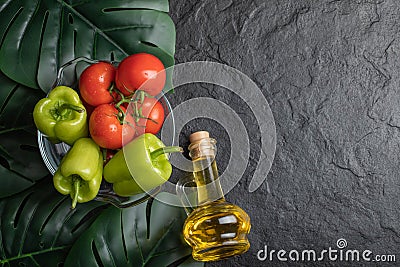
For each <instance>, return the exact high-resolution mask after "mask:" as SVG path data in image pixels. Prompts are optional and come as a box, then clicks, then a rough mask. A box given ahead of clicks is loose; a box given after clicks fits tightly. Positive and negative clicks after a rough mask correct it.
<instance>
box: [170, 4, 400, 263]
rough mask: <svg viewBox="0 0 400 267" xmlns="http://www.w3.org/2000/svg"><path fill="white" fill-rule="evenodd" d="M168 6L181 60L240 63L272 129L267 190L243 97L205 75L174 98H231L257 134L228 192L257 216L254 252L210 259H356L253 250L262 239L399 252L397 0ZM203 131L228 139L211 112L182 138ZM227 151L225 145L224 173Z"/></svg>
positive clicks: (277, 245)
mask: <svg viewBox="0 0 400 267" xmlns="http://www.w3.org/2000/svg"><path fill="white" fill-rule="evenodd" d="M170 7H171V12H170V14H171V16H172V18H173V20H174V22H175V24H176V29H177V45H176V49H177V51H176V61H177V63H181V62H188V61H193V60H208V61H216V62H220V63H225V64H227V65H229V66H232V67H234V68H237V69H238V70H240V71H242V72H244V73H245V74H247V75H248V76H249V77H250V78H252V79H253V80H254V81H255V82H256V83H257V85H258V86H260V88H261V89H262V91H263V93H264V95H265V97H266V98H267V99H268V102H269V104H270V106H271V109H272V112H273V114H274V117H275V123H276V127H277V150H276V156H275V160H274V163H273V166H272V169H271V172H270V173H269V174H268V178H267V181H268V186H269V189H270V192H269V193H268V190H267V182H265V183H264V184H263V185H262V186H261V187H260V188H259V189H258V190H257V191H255V192H254V193H249V192H248V190H247V189H248V185H249V181H248V179H247V178H246V177H249V176H250V175H251V174H252V173H253V172H254V169H255V166H256V162H255V160H256V159H257V158H258V155H259V153H260V149H259V136H260V133H259V132H258V128H257V125H256V123H255V121H254V116H253V115H252V113H251V112H250V111H249V110H248V109H247V107H246V105H245V104H244V103H242V102H241V101H240V99H236V98H235V95H234V94H231V93H230V92H229V91H227V90H224V89H222V88H215V87H213V86H209V85H204V84H196V85H192V86H187V88H185V90H179V91H177V93H176V94H175V95H173V96H172V97H171V102H172V103H173V104H174V105H176V104H177V103H179V102H180V101H184V100H186V99H189V98H191V97H196V96H211V97H214V98H217V99H219V100H222V101H224V102H227V103H228V104H229V105H230V106H231V107H232V108H233V109H235V111H237V112H238V114H239V115H240V117H241V118H242V119H244V120H245V125H246V127H247V129H248V132H249V136H250V137H251V140H252V141H251V146H250V147H251V163H250V164H249V166H248V168H247V170H246V173H245V177H244V178H243V179H242V180H241V182H240V183H239V184H238V185H237V186H236V187H235V189H234V190H233V191H231V192H230V193H229V194H228V195H227V199H228V200H229V201H231V202H233V203H236V204H238V205H240V206H241V207H243V208H244V209H245V210H246V211H247V212H248V213H249V215H250V216H251V219H252V231H251V234H250V242H251V249H250V250H249V252H247V253H246V254H244V255H242V256H239V257H236V258H232V259H229V260H225V261H220V262H216V263H209V264H207V265H206V266H287V265H289V266H357V264H356V263H354V262H347V263H346V262H340V261H337V262H333V261H327V260H325V261H324V262H298V263H296V264H295V263H293V262H290V263H281V262H279V261H278V260H277V258H276V257H275V258H274V261H273V262H269V261H268V260H267V261H264V262H261V261H259V260H258V259H257V256H256V254H257V251H258V250H260V249H262V248H263V247H264V245H268V247H269V249H276V250H279V249H285V250H287V251H290V250H292V249H296V250H300V251H301V250H303V249H314V250H316V251H321V250H323V249H328V248H329V247H332V248H333V249H335V248H337V247H336V241H337V240H338V239H339V238H345V239H346V240H347V242H348V247H347V248H348V249H358V250H360V251H363V250H365V249H369V250H371V251H373V253H374V254H396V253H399V251H400V250H399V249H400V211H399V210H400V202H399V197H400V181H399V179H400V178H399V170H400V167H399V155H400V153H399V152H400V132H399V129H400V105H399V102H400V93H399V92H400V89H399V88H400V87H399V83H400V77H399V67H400V60H399V56H400V38H399V37H400V36H399V31H400V19H399V18H400V1H397V0H391V1H390V0H386V1H384V0H380V1H375V0H351V1H350V0H349V1H344V0H343V1H340V0H329V1H328V0H323V1H306V0H301V1H297V0H291V1H289V0H279V1H278V0H275V1H272V0H254V1H232V0H218V1H214V0H203V1H198V0H184V1H182V0H171V1H170ZM201 128H204V129H207V130H209V131H211V132H212V134H213V135H214V136H215V137H216V139H218V141H219V142H220V144H221V143H224V142H225V143H226V142H229V140H228V137H227V134H226V132H225V131H224V129H223V128H222V127H220V126H219V125H218V124H216V123H210V121H209V120H207V119H198V120H196V121H192V122H191V123H189V124H188V125H187V126H186V127H185V129H184V131H183V132H182V133H181V136H182V138H183V139H184V138H185V137H187V135H188V134H189V133H190V132H191V131H194V130H198V129H201ZM182 142H183V143H182V144H183V145H187V143H184V142H185V140H183V141H182ZM227 147H228V146H227ZM229 152H230V151H229V150H227V151H224V150H220V153H219V156H218V163H219V166H220V168H221V169H222V170H223V169H224V167H225V166H226V161H227V160H228V158H229ZM396 256H397V264H400V254H397V255H396ZM375 264H377V263H374V264H370V265H367V264H366V263H365V262H362V263H359V264H358V265H359V266H376V265H375ZM378 265H381V264H378ZM381 266H396V264H392V265H391V264H388V263H386V264H382V265H381Z"/></svg>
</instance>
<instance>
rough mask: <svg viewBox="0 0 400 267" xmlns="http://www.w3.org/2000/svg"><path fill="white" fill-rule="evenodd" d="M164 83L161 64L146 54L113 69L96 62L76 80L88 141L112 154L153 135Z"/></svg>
mask: <svg viewBox="0 0 400 267" xmlns="http://www.w3.org/2000/svg"><path fill="white" fill-rule="evenodd" d="M165 80H166V74H165V68H164V65H163V63H162V62H161V61H160V60H159V59H158V58H157V57H155V56H153V55H151V54H147V53H139V54H133V55H130V56H128V57H126V58H125V59H123V60H122V61H121V62H120V64H119V65H118V66H117V67H115V66H114V65H112V64H111V63H109V62H98V63H95V64H92V65H90V66H89V67H87V68H86V69H85V70H84V71H83V72H82V74H81V76H80V78H79V92H80V96H81V99H82V102H83V104H84V105H85V107H86V110H87V112H88V116H90V117H89V118H90V119H89V131H90V135H91V137H92V139H93V140H94V141H95V142H96V143H97V144H98V145H99V146H100V147H103V148H107V149H111V150H115V149H119V148H121V147H122V146H123V145H124V144H126V143H128V142H129V141H131V140H132V139H133V138H135V137H136V136H139V135H141V134H143V133H152V134H157V133H158V132H159V131H160V129H161V127H162V124H163V122H164V116H165V114H164V108H163V106H162V104H161V103H160V102H159V101H158V100H157V98H156V96H157V95H159V94H160V93H161V91H162V89H163V88H164V85H165Z"/></svg>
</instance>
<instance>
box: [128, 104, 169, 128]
mask: <svg viewBox="0 0 400 267" xmlns="http://www.w3.org/2000/svg"><path fill="white" fill-rule="evenodd" d="M134 108H135V106H134V105H132V109H134ZM139 109H140V110H141V113H142V114H141V115H142V116H143V117H146V118H147V119H144V118H141V119H139V121H138V122H137V124H136V125H137V127H136V135H141V134H143V133H152V134H157V133H158V132H159V131H160V129H161V127H162V125H163V122H164V116H165V113H164V108H163V106H162V105H161V103H160V102H159V101H157V99H155V98H149V97H146V98H145V99H144V101H143V103H142V104H141V103H138V110H139ZM143 126H145V127H143Z"/></svg>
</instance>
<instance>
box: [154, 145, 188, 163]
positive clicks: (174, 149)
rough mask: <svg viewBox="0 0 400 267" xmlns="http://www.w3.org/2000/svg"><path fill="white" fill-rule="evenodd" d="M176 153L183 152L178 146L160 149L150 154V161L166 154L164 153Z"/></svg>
mask: <svg viewBox="0 0 400 267" xmlns="http://www.w3.org/2000/svg"><path fill="white" fill-rule="evenodd" d="M176 152H183V148H181V147H179V146H166V147H160V148H159V149H156V150H154V151H153V152H150V158H151V160H155V159H156V158H157V157H159V156H161V155H163V154H166V153H176Z"/></svg>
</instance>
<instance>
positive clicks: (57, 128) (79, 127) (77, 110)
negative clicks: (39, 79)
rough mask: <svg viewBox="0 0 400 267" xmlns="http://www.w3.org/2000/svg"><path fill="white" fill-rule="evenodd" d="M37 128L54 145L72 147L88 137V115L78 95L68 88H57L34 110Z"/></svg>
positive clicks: (37, 104) (40, 101)
mask: <svg viewBox="0 0 400 267" xmlns="http://www.w3.org/2000/svg"><path fill="white" fill-rule="evenodd" d="M33 119H34V121H35V125H36V127H37V128H38V129H39V131H41V132H42V133H43V134H44V135H46V137H47V138H48V139H49V140H50V141H51V142H53V143H60V142H65V143H67V144H69V145H72V144H73V143H74V142H75V141H76V140H78V139H79V138H81V137H86V136H88V125H87V114H86V109H85V107H84V106H83V104H82V102H81V100H80V98H79V95H78V93H77V92H76V91H75V90H73V89H72V88H69V87H66V86H57V87H55V88H54V89H53V90H52V91H51V92H50V93H49V95H48V96H47V97H46V98H43V99H41V100H39V102H38V103H36V105H35V108H34V110H33Z"/></svg>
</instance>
